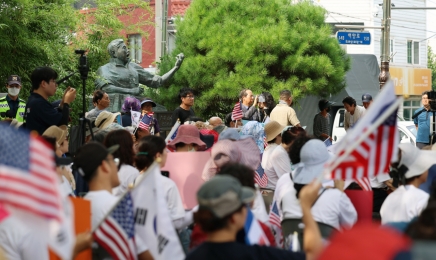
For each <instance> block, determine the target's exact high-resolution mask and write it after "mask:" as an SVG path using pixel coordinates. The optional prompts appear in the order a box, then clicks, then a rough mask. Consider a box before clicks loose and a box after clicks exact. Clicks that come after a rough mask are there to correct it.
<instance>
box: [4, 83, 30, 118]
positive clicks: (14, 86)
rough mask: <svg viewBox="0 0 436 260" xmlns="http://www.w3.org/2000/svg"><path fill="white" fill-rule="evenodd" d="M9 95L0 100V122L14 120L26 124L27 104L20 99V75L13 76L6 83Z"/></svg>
mask: <svg viewBox="0 0 436 260" xmlns="http://www.w3.org/2000/svg"><path fill="white" fill-rule="evenodd" d="M6 88H7V90H8V94H7V95H6V96H5V97H2V98H0V120H1V121H4V120H7V121H9V120H12V119H13V118H15V119H16V120H17V121H18V122H20V123H22V122H24V111H25V108H26V102H25V101H24V100H22V99H21V98H18V94H19V93H20V90H21V78H20V77H19V76H18V75H11V76H9V78H8V81H7V83H6Z"/></svg>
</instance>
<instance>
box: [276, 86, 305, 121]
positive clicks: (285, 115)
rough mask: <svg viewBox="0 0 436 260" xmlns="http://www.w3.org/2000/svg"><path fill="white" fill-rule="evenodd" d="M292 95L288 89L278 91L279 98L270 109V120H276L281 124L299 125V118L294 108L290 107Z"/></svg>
mask: <svg viewBox="0 0 436 260" xmlns="http://www.w3.org/2000/svg"><path fill="white" fill-rule="evenodd" d="M291 104H292V95H291V91H289V90H282V91H280V100H279V103H278V104H277V105H276V107H275V108H274V109H273V110H272V111H271V115H270V118H271V121H277V122H278V123H279V124H281V125H292V126H298V127H301V125H300V120H298V118H297V114H296V113H295V110H294V109H293V108H292V107H291Z"/></svg>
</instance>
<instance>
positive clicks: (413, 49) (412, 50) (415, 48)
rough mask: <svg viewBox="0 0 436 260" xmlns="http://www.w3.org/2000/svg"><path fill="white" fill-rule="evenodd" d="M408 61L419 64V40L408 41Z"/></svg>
mask: <svg viewBox="0 0 436 260" xmlns="http://www.w3.org/2000/svg"><path fill="white" fill-rule="evenodd" d="M407 63H409V64H419V42H416V41H407Z"/></svg>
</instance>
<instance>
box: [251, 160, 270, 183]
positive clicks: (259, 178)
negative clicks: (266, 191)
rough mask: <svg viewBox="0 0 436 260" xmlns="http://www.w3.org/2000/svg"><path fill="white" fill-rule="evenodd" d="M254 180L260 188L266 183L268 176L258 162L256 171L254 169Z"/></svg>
mask: <svg viewBox="0 0 436 260" xmlns="http://www.w3.org/2000/svg"><path fill="white" fill-rule="evenodd" d="M254 181H255V182H256V183H257V184H258V185H259V187H261V188H265V187H266V185H267V184H268V176H267V175H266V173H265V171H264V169H263V168H262V165H260V164H259V166H258V167H257V169H256V171H254Z"/></svg>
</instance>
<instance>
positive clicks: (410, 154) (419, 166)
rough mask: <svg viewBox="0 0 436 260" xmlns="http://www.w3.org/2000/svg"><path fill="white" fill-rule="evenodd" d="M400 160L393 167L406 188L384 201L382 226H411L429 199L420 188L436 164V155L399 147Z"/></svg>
mask: <svg viewBox="0 0 436 260" xmlns="http://www.w3.org/2000/svg"><path fill="white" fill-rule="evenodd" d="M399 148H400V151H401V159H400V161H399V163H398V166H396V167H394V168H395V169H396V170H397V171H398V173H399V176H400V178H402V177H403V178H404V183H405V185H402V186H400V187H398V188H397V189H396V190H395V191H394V192H392V193H391V194H389V196H388V197H387V198H386V200H385V201H384V203H383V205H382V207H381V209H380V215H381V218H382V224H386V223H390V222H409V221H411V220H412V219H413V218H415V217H417V216H419V215H420V214H421V211H422V210H423V209H424V208H425V207H426V206H427V202H428V198H429V195H428V193H426V192H425V191H423V190H420V189H419V188H418V187H419V185H420V184H422V183H424V182H425V181H426V180H427V174H428V169H429V168H430V167H431V166H432V165H433V164H435V158H436V151H425V150H419V149H418V148H417V147H415V146H413V145H412V144H400V145H399Z"/></svg>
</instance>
